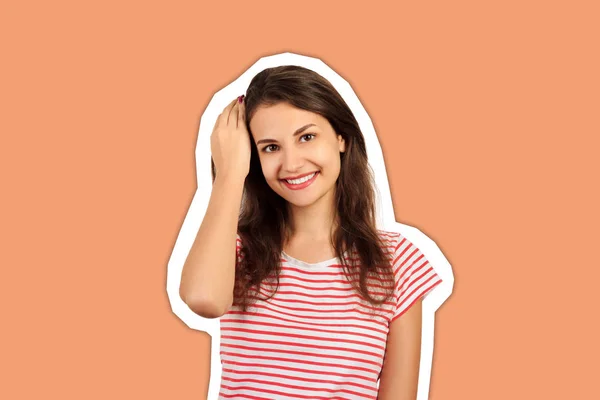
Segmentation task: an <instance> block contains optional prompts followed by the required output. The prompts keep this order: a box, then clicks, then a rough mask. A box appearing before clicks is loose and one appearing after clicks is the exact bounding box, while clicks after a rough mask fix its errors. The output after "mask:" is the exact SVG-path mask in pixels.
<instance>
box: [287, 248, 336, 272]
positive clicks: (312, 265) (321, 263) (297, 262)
mask: <svg viewBox="0 0 600 400" xmlns="http://www.w3.org/2000/svg"><path fill="white" fill-rule="evenodd" d="M281 255H282V256H283V258H285V260H286V261H287V262H289V263H290V264H293V265H296V266H298V267H310V268H315V267H327V266H329V265H332V264H341V262H340V259H339V258H338V257H334V258H330V259H329V260H325V261H319V262H316V263H309V262H306V261H302V260H298V259H297V258H294V257H292V256H290V255H289V254H287V253H286V252H285V251H283V250H282V251H281ZM343 257H346V253H345V252H344V255H343Z"/></svg>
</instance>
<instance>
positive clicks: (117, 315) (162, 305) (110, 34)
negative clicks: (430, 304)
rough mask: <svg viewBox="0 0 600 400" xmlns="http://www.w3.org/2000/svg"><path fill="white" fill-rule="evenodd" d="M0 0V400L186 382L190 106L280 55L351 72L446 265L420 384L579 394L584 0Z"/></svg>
mask: <svg viewBox="0 0 600 400" xmlns="http://www.w3.org/2000/svg"><path fill="white" fill-rule="evenodd" d="M12 3H13V4H3V5H2V7H1V9H2V11H1V12H0V33H1V35H0V40H1V41H2V47H1V48H2V50H1V51H2V63H1V66H0V68H1V69H2V74H0V79H1V81H2V82H1V85H0V98H1V102H2V103H1V108H0V110H1V113H2V118H0V124H1V125H0V131H1V132H2V144H1V145H0V147H1V152H2V156H1V157H0V162H1V163H2V207H0V212H1V213H2V219H1V221H2V222H1V223H0V225H1V226H2V240H1V245H0V246H1V247H2V251H1V253H2V255H1V260H2V262H1V264H2V280H1V281H2V290H1V296H2V340H1V346H2V347H1V353H0V354H1V356H0V359H1V360H2V361H1V362H2V365H3V366H2V370H3V371H2V379H1V380H2V384H1V385H0V398H3V399H42V398H43V399H167V398H169V399H201V398H204V397H203V396H205V393H206V391H207V383H208V367H209V357H208V354H209V350H210V347H209V340H210V338H209V337H208V335H206V334H203V333H200V332H197V331H193V330H191V329H189V328H187V327H186V326H185V325H184V324H183V322H181V321H180V320H179V319H178V318H177V317H176V316H175V315H174V314H173V313H172V312H171V308H170V304H169V302H168V298H167V293H166V276H167V261H168V259H169V257H170V254H171V251H172V249H173V245H174V242H175V239H176V236H177V234H178V232H179V229H180V228H181V224H182V222H183V219H184V216H185V214H186V212H187V210H188V207H189V206H190V203H191V200H192V197H193V195H194V192H195V190H196V175H195V160H194V149H195V145H196V138H197V133H198V127H199V119H200V116H201V115H202V113H203V111H204V109H205V107H206V106H207V104H208V102H209V101H210V99H211V97H212V95H213V94H214V93H215V92H216V91H218V90H220V89H221V88H223V87H225V86H226V85H228V84H229V83H230V82H232V81H233V80H235V79H236V78H237V77H238V76H239V75H240V74H241V73H243V72H244V71H245V70H246V69H247V68H248V67H250V66H251V65H252V64H253V63H254V62H255V61H257V60H258V59H259V58H260V57H262V56H267V55H272V54H276V53H281V52H285V51H291V52H294V53H298V54H303V55H307V56H312V57H316V58H320V59H321V60H323V61H324V62H325V63H326V64H328V65H329V66H330V67H331V68H333V69H334V70H335V71H337V72H338V73H339V74H340V75H341V76H342V77H344V78H345V79H347V80H348V82H349V83H350V84H351V85H352V87H353V88H354V90H355V92H356V93H357V95H358V96H359V98H360V99H361V101H362V102H363V105H364V107H365V108H366V110H367V112H368V113H369V115H370V116H371V118H372V120H373V123H374V125H375V128H376V131H377V133H378V136H379V138H380V143H381V146H382V148H383V152H384V156H385V159H386V164H387V167H388V174H389V179H390V183H391V187H392V196H393V201H394V206H395V210H396V215H397V219H398V221H400V222H402V223H405V224H408V225H411V226H416V227H418V228H419V229H420V230H422V231H423V232H424V233H425V234H426V235H428V236H429V237H430V238H431V239H433V240H434V241H435V242H436V243H437V244H438V246H439V247H440V248H441V250H442V251H443V252H444V254H445V255H446V257H447V258H448V260H449V261H450V263H451V264H452V266H453V271H454V275H455V279H456V282H455V286H454V292H453V294H452V296H451V297H450V298H449V299H448V300H447V301H446V303H444V304H443V305H442V307H441V308H440V309H439V310H438V312H437V318H436V338H435V353H434V361H433V369H432V381H431V390H430V399H432V400H443V399H461V400H468V399H477V400H480V399H490V400H492V399H574V398H585V399H592V398H600V389H598V384H597V375H598V365H597V362H598V358H599V356H600V354H599V351H598V342H597V339H598V337H600V332H599V329H598V326H597V323H598V317H597V315H598V307H597V306H598V298H597V296H596V293H598V285H599V281H598V278H599V272H598V271H599V269H600V268H599V267H600V262H599V257H598V240H599V236H600V235H599V234H598V225H599V222H600V221H599V212H598V204H600V199H599V195H598V175H599V174H598V172H599V171H600V165H599V162H598V153H599V150H600V146H599V143H598V142H599V135H600V94H599V93H600V84H599V83H600V80H599V73H598V71H600V65H599V64H600V63H599V53H598V49H600V44H599V42H600V40H599V38H600V29H599V24H598V15H599V11H600V10H599V9H598V6H593V5H592V4H593V3H595V2H592V1H588V2H581V1H570V2H567V1H563V2H557V1H553V2H547V1H537V2H532V1H509V2H507V1H503V2H496V3H497V4H494V5H490V4H489V3H490V2H481V1H469V2H467V1H452V2H447V1H444V2H442V1H426V2H422V1H419V2H403V3H402V4H401V5H396V6H391V5H390V4H386V3H384V2H373V1H371V2H368V3H367V5H362V6H360V7H359V8H354V7H352V6H349V5H348V4H346V3H342V2H339V4H336V5H333V4H332V3H330V2H325V1H318V2H307V1H305V2H292V3H285V2H281V1H277V2H270V3H260V4H259V2H255V1H253V2H245V3H238V4H234V3H233V2H222V3H219V5H216V3H215V4H214V5H206V4H203V2H200V1H194V2H191V1H187V2H163V4H159V3H158V2H142V1H138V2H131V1H130V2H127V3H125V2H122V1H120V2H115V1H111V2H106V1H105V2H102V3H101V2H96V3H95V4H93V5H92V4H91V3H89V2H88V3H85V5H84V3H82V2H75V1H71V2H65V1H57V2H36V4H32V2H28V3H24V2H20V3H18V5H17V2H12ZM560 3H562V4H560ZM596 4H597V3H596ZM594 338H596V339H594Z"/></svg>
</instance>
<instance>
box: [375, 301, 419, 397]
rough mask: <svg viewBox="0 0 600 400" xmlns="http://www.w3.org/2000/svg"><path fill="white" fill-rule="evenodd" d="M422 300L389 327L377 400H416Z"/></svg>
mask: <svg viewBox="0 0 600 400" xmlns="http://www.w3.org/2000/svg"><path fill="white" fill-rule="evenodd" d="M422 302H423V299H422V298H420V299H419V300H417V301H416V302H415V303H414V304H413V305H412V306H411V307H410V308H409V309H408V310H406V312H405V313H404V314H403V315H401V316H400V317H399V318H397V319H396V320H395V321H392V322H391V323H390V331H389V333H388V339H387V346H386V352H385V357H384V360H383V368H382V371H381V377H380V381H379V394H378V396H377V400H416V398H417V386H418V382H419V365H420V361H421V322H422V314H421V312H422V309H423V304H422Z"/></svg>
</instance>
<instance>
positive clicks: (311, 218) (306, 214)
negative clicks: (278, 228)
mask: <svg viewBox="0 0 600 400" xmlns="http://www.w3.org/2000/svg"><path fill="white" fill-rule="evenodd" d="M289 215H290V221H289V224H288V229H287V236H288V239H291V238H294V239H300V240H304V239H310V240H312V241H321V240H330V239H331V234H332V232H333V229H334V228H335V226H337V213H335V209H334V207H333V206H330V207H324V206H323V204H318V203H317V204H313V205H311V206H309V207H295V206H292V205H290V207H289Z"/></svg>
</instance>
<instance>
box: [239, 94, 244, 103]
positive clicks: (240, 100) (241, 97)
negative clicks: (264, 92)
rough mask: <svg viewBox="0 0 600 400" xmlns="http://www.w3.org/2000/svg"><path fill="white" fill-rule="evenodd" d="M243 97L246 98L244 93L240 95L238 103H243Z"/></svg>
mask: <svg viewBox="0 0 600 400" xmlns="http://www.w3.org/2000/svg"><path fill="white" fill-rule="evenodd" d="M243 98H244V96H243V95H242V96H240V97H238V103H241V102H242V99H243Z"/></svg>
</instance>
